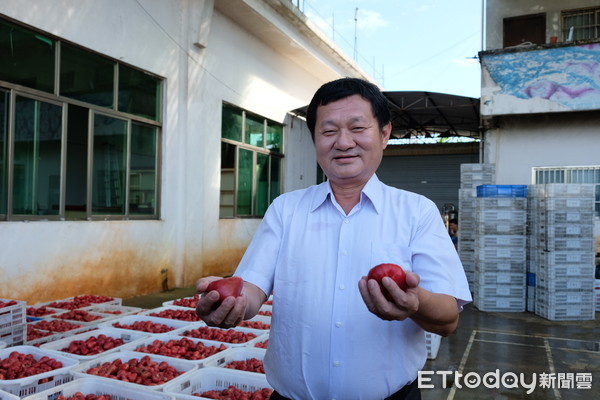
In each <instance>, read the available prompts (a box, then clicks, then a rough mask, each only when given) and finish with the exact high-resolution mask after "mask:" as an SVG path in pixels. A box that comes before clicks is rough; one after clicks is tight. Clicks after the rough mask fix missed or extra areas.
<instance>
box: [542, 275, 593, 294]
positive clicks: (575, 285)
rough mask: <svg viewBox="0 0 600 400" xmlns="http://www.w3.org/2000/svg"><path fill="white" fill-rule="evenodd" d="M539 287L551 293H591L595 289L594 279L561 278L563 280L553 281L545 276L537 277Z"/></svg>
mask: <svg viewBox="0 0 600 400" xmlns="http://www.w3.org/2000/svg"><path fill="white" fill-rule="evenodd" d="M536 281H537V286H539V287H540V288H544V289H546V290H548V291H549V292H552V291H571V290H581V291H591V290H593V287H594V281H593V280H592V279H589V278H588V279H585V278H561V279H555V278H554V279H553V278H548V277H546V276H545V275H543V274H538V275H537V279H536Z"/></svg>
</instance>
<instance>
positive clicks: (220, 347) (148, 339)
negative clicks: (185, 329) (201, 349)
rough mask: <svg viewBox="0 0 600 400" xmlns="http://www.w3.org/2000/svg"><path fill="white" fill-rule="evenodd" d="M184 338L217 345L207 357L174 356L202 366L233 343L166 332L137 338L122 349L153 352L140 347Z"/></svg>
mask: <svg viewBox="0 0 600 400" xmlns="http://www.w3.org/2000/svg"><path fill="white" fill-rule="evenodd" d="M182 339H187V340H190V341H192V342H194V343H202V344H203V345H204V346H206V347H215V350H217V352H216V353H215V354H213V355H211V356H208V357H205V358H201V359H189V358H183V357H174V358H178V359H180V360H187V361H190V362H193V363H194V364H197V365H198V367H202V366H204V365H206V363H207V362H209V361H210V360H211V359H213V358H215V357H218V356H219V354H220V353H222V352H224V351H226V350H227V349H229V348H231V347H232V345H231V344H229V343H224V342H216V341H214V340H206V339H197V338H193V337H187V336H179V335H168V334H165V335H156V336H153V337H146V338H144V339H143V340H136V341H135V342H132V343H129V344H127V345H125V346H123V347H122V348H121V351H135V352H137V353H144V354H152V353H149V352H147V351H140V350H138V349H139V348H140V347H146V346H150V345H152V344H153V343H154V342H155V341H157V340H158V341H160V342H163V343H167V342H169V341H180V340H182ZM159 355H163V356H165V357H171V356H167V355H164V354H159Z"/></svg>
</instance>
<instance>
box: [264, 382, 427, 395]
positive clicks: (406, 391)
mask: <svg viewBox="0 0 600 400" xmlns="http://www.w3.org/2000/svg"><path fill="white" fill-rule="evenodd" d="M270 400H291V399H288V398H287V397H283V396H282V395H280V394H279V393H277V392H275V391H273V394H272V395H271V397H270ZM373 400H375V399H373ZM385 400H421V389H419V386H418V384H417V380H416V379H415V381H414V382H413V383H411V384H408V385H406V386H404V387H403V388H402V389H400V390H398V391H397V392H396V393H394V394H393V395H391V396H389V397H386V398H385Z"/></svg>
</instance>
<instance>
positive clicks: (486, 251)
mask: <svg viewBox="0 0 600 400" xmlns="http://www.w3.org/2000/svg"><path fill="white" fill-rule="evenodd" d="M475 257H476V259H477V260H478V261H500V260H511V261H521V262H522V263H524V262H525V259H526V257H527V254H526V252H525V246H521V247H497V246H490V247H483V246H477V247H475Z"/></svg>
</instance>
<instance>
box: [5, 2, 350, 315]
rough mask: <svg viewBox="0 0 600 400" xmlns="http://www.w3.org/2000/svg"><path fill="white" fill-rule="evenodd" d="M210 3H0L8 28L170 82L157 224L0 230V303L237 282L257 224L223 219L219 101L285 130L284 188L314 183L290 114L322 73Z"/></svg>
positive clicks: (309, 152)
mask: <svg viewBox="0 0 600 400" xmlns="http://www.w3.org/2000/svg"><path fill="white" fill-rule="evenodd" d="M234 3H235V1H234ZM212 4H213V2H212V1H211V0H208V1H192V0H189V1H188V0H177V1H176V0H173V1H156V0H139V1H134V0H106V1H96V0H53V1H52V2H48V1H45V0H31V1H27V2H23V1H20V0H5V1H2V2H0V13H2V14H4V15H6V16H8V17H10V18H13V19H15V20H18V21H22V22H24V23H26V24H29V25H32V26H34V27H37V28H39V29H42V30H44V31H46V32H49V33H51V34H53V35H56V36H58V37H60V38H62V39H66V40H68V41H71V42H74V43H76V44H78V45H82V46H85V47H87V48H89V49H92V50H94V51H97V52H99V53H102V54H104V55H106V56H109V57H113V58H115V59H118V60H120V61H122V62H125V63H128V64H131V65H133V66H135V67H139V68H142V69H144V70H147V71H149V72H152V73H154V74H157V75H160V76H162V77H164V78H165V87H164V89H165V90H164V107H165V109H164V113H163V132H162V138H163V142H162V149H161V151H162V171H161V175H162V181H161V209H160V215H161V219H160V220H156V221H61V222H49V221H36V222H19V221H13V222H0V243H2V251H0V274H1V276H2V279H1V280H0V297H2V298H15V299H22V300H26V301H28V302H30V303H31V304H34V303H37V302H43V301H48V300H52V299H59V298H64V297H69V296H73V295H77V294H104V295H111V296H117V297H123V298H127V297H131V296H135V295H140V294H145V293H150V292H153V291H158V290H161V289H162V288H163V284H164V283H165V282H166V284H168V286H169V287H175V286H177V287H183V286H191V285H193V283H194V282H195V280H196V279H197V278H199V277H201V276H204V275H209V274H228V273H231V272H232V271H233V270H234V268H235V266H236V265H237V262H238V260H239V259H240V258H241V256H242V254H243V251H244V250H245V248H246V246H247V244H248V243H249V241H250V239H251V237H252V235H253V233H254V231H255V229H256V227H257V226H258V223H259V222H260V220H259V219H230V220H221V219H219V217H218V215H219V181H220V135H221V129H220V127H221V120H220V117H221V106H222V102H223V101H228V102H231V103H233V104H235V105H237V106H239V107H242V108H245V109H247V110H249V111H252V112H253V113H257V114H259V115H262V116H264V117H266V118H270V119H272V120H275V121H278V122H281V123H285V124H286V130H285V139H284V140H285V153H286V157H285V159H284V171H285V180H284V182H285V186H284V190H292V189H296V188H301V187H305V186H307V185H309V184H311V183H314V181H315V175H316V160H315V158H314V151H313V148H312V141H311V139H310V135H309V134H308V132H307V129H306V126H305V124H304V122H303V121H302V120H300V119H298V118H293V117H291V116H290V115H289V114H287V112H288V111H290V110H293V109H295V108H298V107H301V106H304V105H306V104H307V103H308V102H309V100H310V97H311V96H312V93H313V91H314V90H315V89H316V88H317V87H318V86H320V85H321V84H322V83H323V82H324V81H323V78H322V75H317V74H313V73H312V72H311V71H309V70H307V69H306V68H305V67H304V66H303V65H302V64H299V63H297V62H295V61H292V60H291V59H290V58H288V57H284V56H282V55H281V54H280V53H279V52H278V51H277V49H276V48H273V47H271V46H267V45H265V43H263V42H262V41H261V40H259V39H257V37H256V36H254V35H253V34H252V33H251V32H249V31H248V30H245V29H243V28H241V27H240V26H239V25H238V24H236V23H235V22H234V21H233V20H231V19H229V18H228V17H226V16H224V15H223V14H221V13H220V12H218V11H217V10H213V7H212ZM278 18H279V17H278ZM288 31H289V29H288ZM291 32H293V30H292V31H291ZM304 41H306V40H304ZM198 42H201V43H202V44H204V45H205V46H206V47H205V48H202V47H201V46H196V45H195V43H198ZM309 51H310V50H309ZM313 62H314V60H313ZM319 62H320V63H321V64H323V65H324V68H325V69H326V68H327V65H326V64H327V62H331V63H332V65H333V64H335V63H337V64H336V66H335V68H333V67H332V68H331V71H337V70H339V68H340V67H339V63H338V60H333V59H331V60H324V59H323V57H322V56H320V61H319ZM346 74H347V75H354V76H357V75H359V74H360V73H358V72H357V71H354V70H351V69H348V70H347V71H346Z"/></svg>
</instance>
